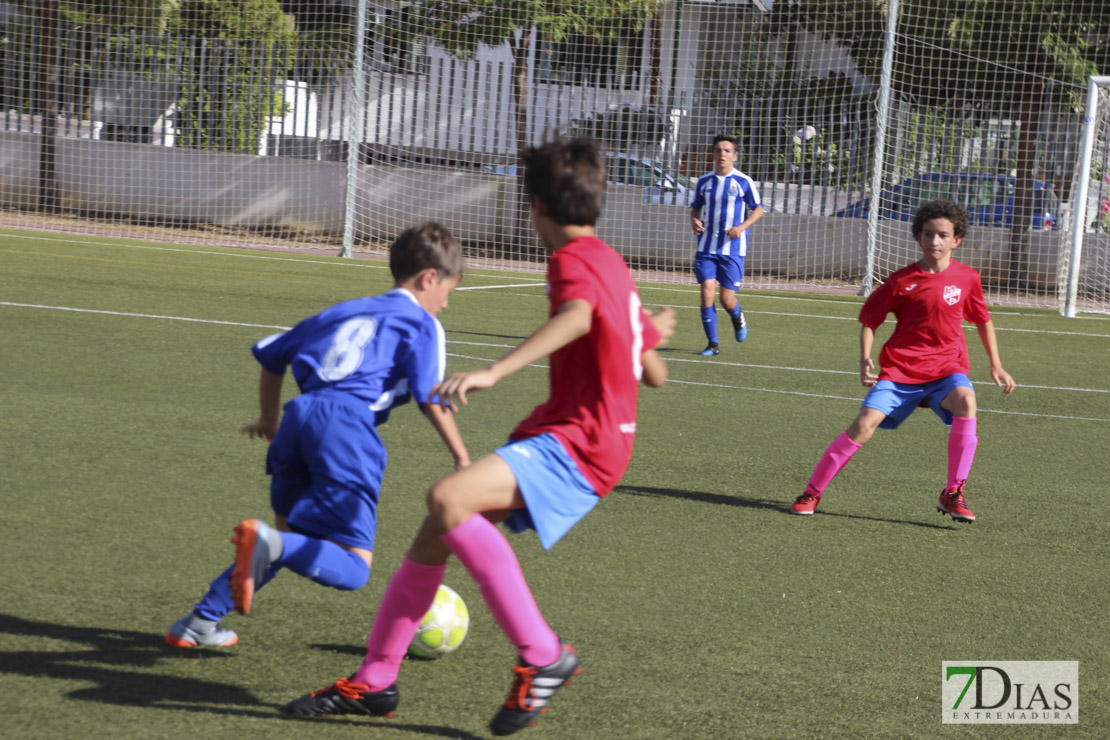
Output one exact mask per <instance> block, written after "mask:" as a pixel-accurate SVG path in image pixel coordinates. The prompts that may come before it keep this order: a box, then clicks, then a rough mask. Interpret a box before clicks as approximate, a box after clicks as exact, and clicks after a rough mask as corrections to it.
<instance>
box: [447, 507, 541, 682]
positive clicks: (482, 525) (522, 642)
mask: <svg viewBox="0 0 1110 740" xmlns="http://www.w3.org/2000/svg"><path fill="white" fill-rule="evenodd" d="M443 541H444V542H445V543H447V546H448V547H450V548H451V552H453V553H455V556H456V557H457V558H458V559H459V562H461V563H462V564H463V565H464V566H465V567H466V569H467V571H469V572H470V575H471V576H472V577H473V578H474V580H475V581H476V582H477V583H478V588H480V589H481V590H482V598H484V599H485V600H486V606H488V607H489V610H490V612H492V613H493V617H494V619H496V620H497V623H498V624H499V625H501V630H502V631H503V632H504V633H505V636H506V637H508V638H509V642H511V643H512V644H513V645H515V646H516V651H517V654H519V655H520V657H521V658H523V659H524V660H525V661H527V662H528V663H531V664H532V665H548V664H550V663H554V662H555V661H556V660H558V659H559V654H560V652H561V650H562V648H561V646H560V645H559V638H558V636H557V635H556V634H555V633H554V632H552V631H551V628H550V627H548V626H547V622H546V621H544V618H543V615H542V614H540V609H539V607H538V606H536V600H535V599H534V598H533V597H532V591H531V590H530V589H529V588H528V584H527V583H526V582H525V580H524V574H523V573H521V572H520V563H519V562H518V561H517V559H516V553H514V552H513V548H512V547H511V546H510V545H509V542H508V540H506V539H505V537H504V536H503V535H502V534H501V533H500V532H498V531H497V527H495V526H494V525H493V524H490V522H489V520H488V519H486V518H485V517H484V516H482V515H481V514H475V515H474V516H472V517H470V518H469V519H467V520H466V521H465V522H463V523H462V524H460V525H459V526H457V527H455V528H454V529H452V530H451V531H450V532H448V533H447V534H445V535H443Z"/></svg>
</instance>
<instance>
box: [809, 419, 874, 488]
mask: <svg viewBox="0 0 1110 740" xmlns="http://www.w3.org/2000/svg"><path fill="white" fill-rule="evenodd" d="M862 446H863V445H858V444H856V443H855V442H853V441H852V440H851V439H849V438H848V433H847V432H841V433H840V436H839V437H837V438H836V439H834V440H833V441H832V444H830V445H829V446H828V448H826V450H825V454H823V455H821V459H820V460H819V461H818V463H817V467H816V468H815V469H814V470H813V475H811V476H810V477H809V485H807V486H806V493H812V494H813V495H814V496H820V495H821V494H822V493H824V491H825V487H826V486H828V485H829V483H831V482H832V479H833V478H835V477H836V474H837V473H839V472H840V471H841V470H843V468H844V466H845V465H847V464H848V461H849V460H851V459H852V455H854V454H856V451H857V450H859V448H860V447H862Z"/></svg>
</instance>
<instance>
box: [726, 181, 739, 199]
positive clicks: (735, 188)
mask: <svg viewBox="0 0 1110 740" xmlns="http://www.w3.org/2000/svg"><path fill="white" fill-rule="evenodd" d="M738 195H740V186H739V185H737V184H736V183H735V182H732V183H729V186H728V197H730V198H735V197H736V196H738Z"/></svg>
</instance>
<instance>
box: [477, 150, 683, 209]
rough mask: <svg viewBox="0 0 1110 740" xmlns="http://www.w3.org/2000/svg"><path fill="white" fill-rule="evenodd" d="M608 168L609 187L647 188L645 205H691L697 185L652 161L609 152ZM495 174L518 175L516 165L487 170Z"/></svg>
mask: <svg viewBox="0 0 1110 740" xmlns="http://www.w3.org/2000/svg"><path fill="white" fill-rule="evenodd" d="M605 166H606V169H607V170H608V174H609V180H608V181H609V184H610V185H632V186H633V187H642V188H643V189H644V202H645V203H652V204H655V205H679V206H686V205H689V204H690V196H691V193H693V191H694V184H695V183H694V182H693V181H692V180H691V179H690V178H688V177H686V176H685V175H680V174H678V173H676V172H668V171H666V170H664V169H663V168H662V167H660V166H659V165H657V164H655V162H653V161H652V160H650V159H647V158H644V157H637V156H635V155H632V154H625V153H623V152H606V153H605ZM485 170H486V172H492V173H493V174H495V175H516V165H515V164H507V165H500V166H496V167H486V168H485Z"/></svg>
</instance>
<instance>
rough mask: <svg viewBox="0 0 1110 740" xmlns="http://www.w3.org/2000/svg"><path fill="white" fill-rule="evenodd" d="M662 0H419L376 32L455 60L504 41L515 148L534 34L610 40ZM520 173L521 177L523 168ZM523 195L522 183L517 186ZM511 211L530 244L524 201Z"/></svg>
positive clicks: (522, 125) (524, 138)
mask: <svg viewBox="0 0 1110 740" xmlns="http://www.w3.org/2000/svg"><path fill="white" fill-rule="evenodd" d="M661 1H662V0H418V1H417V2H415V3H413V5H412V6H411V7H410V8H409V12H407V13H403V14H399V15H398V20H397V21H395V22H393V23H390V24H387V25H386V26H385V27H384V28H383V29H382V30H381V31H380V33H381V36H382V40H383V41H384V42H385V43H386V45H387V46H388V45H392V46H393V47H395V48H396V47H398V46H399V45H400V44H403V43H408V42H409V41H410V40H411V39H413V38H419V37H425V38H428V39H429V40H431V41H432V42H433V43H435V44H436V45H437V46H439V47H441V48H443V49H446V50H447V51H448V52H449V53H451V54H452V55H454V56H456V57H458V58H460V59H468V58H470V57H472V56H473V55H474V53H475V52H476V51H477V50H478V47H479V46H482V45H485V46H490V47H499V46H501V45H502V44H505V43H508V45H509V48H510V50H511V53H512V60H513V61H512V84H511V85H510V96H511V99H512V105H513V133H514V134H515V137H516V143H517V146H518V147H523V146H527V145H528V143H529V139H528V126H527V121H528V51H529V49H530V48H531V46H532V41H533V33H538V34H540V35H542V37H543V38H545V39H547V40H549V41H553V42H563V41H566V40H568V39H570V38H571V37H572V36H576V37H579V38H582V37H584V38H586V39H590V40H593V41H595V42H601V43H606V42H608V43H613V42H615V41H616V40H617V39H618V37H619V34H620V33H621V30H622V29H623V28H627V27H628V26H629V25H631V26H632V28H633V29H634V30H636V31H639V30H641V29H642V28H643V24H644V23H645V22H646V21H647V20H648V19H649V18H652V17H655V15H656V14H657V13H658V9H659V6H660V4H661ZM519 177H523V172H521V173H520V175H519ZM521 193H522V194H523V188H521ZM519 206H520V207H519V208H518V209H517V214H516V224H515V229H514V231H515V238H514V241H516V242H517V243H531V242H530V237H529V230H528V227H527V224H528V217H527V213H528V204H527V203H526V202H524V201H523V200H522V201H521V203H520V204H519Z"/></svg>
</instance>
